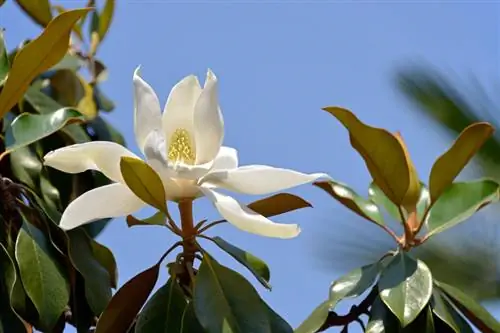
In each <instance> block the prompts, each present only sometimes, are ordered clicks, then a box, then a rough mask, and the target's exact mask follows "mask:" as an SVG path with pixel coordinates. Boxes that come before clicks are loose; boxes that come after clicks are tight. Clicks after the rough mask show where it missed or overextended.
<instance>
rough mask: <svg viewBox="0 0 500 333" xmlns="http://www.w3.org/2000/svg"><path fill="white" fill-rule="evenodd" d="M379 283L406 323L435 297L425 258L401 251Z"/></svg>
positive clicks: (388, 302) (382, 293)
mask: <svg viewBox="0 0 500 333" xmlns="http://www.w3.org/2000/svg"><path fill="white" fill-rule="evenodd" d="M378 287H379V293H380V298H381V299H382V301H383V302H384V303H385V304H386V305H387V307H388V308H389V309H390V310H391V311H392V313H394V315H396V317H397V318H398V319H399V321H400V323H401V326H402V327H406V326H408V324H410V323H411V322H412V321H414V320H415V319H416V318H417V316H418V315H419V314H420V312H421V311H422V310H423V309H424V308H425V306H426V305H427V303H428V302H429V300H430V298H431V295H432V274H431V272H430V270H429V268H428V267H427V266H426V265H425V264H424V263H423V262H422V261H420V260H414V259H413V258H411V257H410V256H409V255H407V254H406V253H404V252H400V253H398V254H397V255H396V256H395V257H394V258H393V259H392V260H391V261H390V262H389V264H388V265H387V267H385V269H384V270H383V271H382V274H381V276H380V280H379V284H378Z"/></svg>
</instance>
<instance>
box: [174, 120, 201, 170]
mask: <svg viewBox="0 0 500 333" xmlns="http://www.w3.org/2000/svg"><path fill="white" fill-rule="evenodd" d="M168 159H169V161H172V162H182V163H185V164H191V165H193V164H194V163H195V161H196V154H195V149H194V147H193V145H192V143H191V138H190V137H189V132H188V131H187V130H185V129H184V128H178V129H176V130H175V132H174V133H173V134H172V136H171V137H170V145H169V146H168Z"/></svg>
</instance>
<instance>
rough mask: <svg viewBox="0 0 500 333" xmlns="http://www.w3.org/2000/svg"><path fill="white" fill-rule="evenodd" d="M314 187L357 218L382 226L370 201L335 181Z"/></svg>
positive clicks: (379, 217)
mask: <svg viewBox="0 0 500 333" xmlns="http://www.w3.org/2000/svg"><path fill="white" fill-rule="evenodd" d="M314 185H315V186H317V187H319V188H320V189H322V190H323V191H325V192H326V193H328V194H330V195H331V196H332V197H334V198H335V199H337V200H338V201H339V202H340V203H341V204H343V205H344V206H346V207H347V208H349V209H350V210H352V211H353V212H355V213H356V214H358V215H359V216H361V217H364V218H365V219H367V220H370V221H372V222H374V223H375V224H378V225H383V224H384V219H383V217H382V214H381V213H380V211H379V209H378V207H377V206H376V205H375V204H374V203H373V202H372V201H370V200H366V199H365V198H363V197H361V196H359V195H358V194H357V193H356V192H354V190H352V189H351V188H349V187H348V186H346V185H344V184H341V183H338V182H335V181H321V182H315V183H314Z"/></svg>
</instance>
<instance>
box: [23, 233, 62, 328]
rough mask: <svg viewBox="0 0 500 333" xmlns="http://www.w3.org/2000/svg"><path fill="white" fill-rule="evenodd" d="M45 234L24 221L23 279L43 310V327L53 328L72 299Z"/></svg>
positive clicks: (34, 302)
mask: <svg viewBox="0 0 500 333" xmlns="http://www.w3.org/2000/svg"><path fill="white" fill-rule="evenodd" d="M56 260H57V259H56V258H55V256H54V254H53V249H52V248H51V245H50V243H49V241H48V239H47V238H45V236H44V234H43V233H42V232H41V231H40V230H39V229H37V228H35V227H34V226H32V225H30V224H29V223H23V226H22V229H21V230H20V231H19V235H18V237H17V241H16V261H17V263H18V265H19V271H20V274H21V280H22V282H23V286H24V288H25V290H26V293H27V294H28V296H29V298H30V299H31V301H32V302H33V304H34V305H35V307H36V309H37V311H38V313H39V316H40V317H39V322H40V326H41V327H42V328H43V329H45V330H47V331H49V330H51V329H52V328H53V327H54V325H55V324H56V322H57V320H58V319H59V316H60V315H61V314H62V312H63V311H64V308H65V307H66V305H67V304H68V301H69V284H68V281H67V280H66V277H65V276H64V273H63V270H62V269H61V267H59V264H58V263H57V261H56Z"/></svg>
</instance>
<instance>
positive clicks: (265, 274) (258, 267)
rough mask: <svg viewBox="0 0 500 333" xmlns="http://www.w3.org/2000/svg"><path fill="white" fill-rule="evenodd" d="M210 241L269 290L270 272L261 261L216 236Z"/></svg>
mask: <svg viewBox="0 0 500 333" xmlns="http://www.w3.org/2000/svg"><path fill="white" fill-rule="evenodd" d="M212 240H213V241H214V243H215V244H217V246H218V247H220V248H221V249H222V250H224V251H225V252H226V253H228V254H229V255H230V256H231V257H233V258H234V259H236V260H237V261H238V262H239V263H240V264H242V265H243V266H245V267H246V268H248V270H250V272H252V274H253V275H254V276H255V277H256V278H257V280H258V281H259V282H260V283H261V284H262V285H263V286H264V287H266V288H267V289H271V285H270V284H269V279H270V278H271V272H270V271H269V267H268V266H267V264H266V263H265V262H264V261H263V260H262V259H260V258H258V257H256V256H254V255H253V254H251V253H249V252H246V251H244V250H242V249H240V248H238V247H236V246H234V245H232V244H231V243H229V242H227V241H225V240H224V239H222V238H220V237H218V236H216V237H213V238H212Z"/></svg>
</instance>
